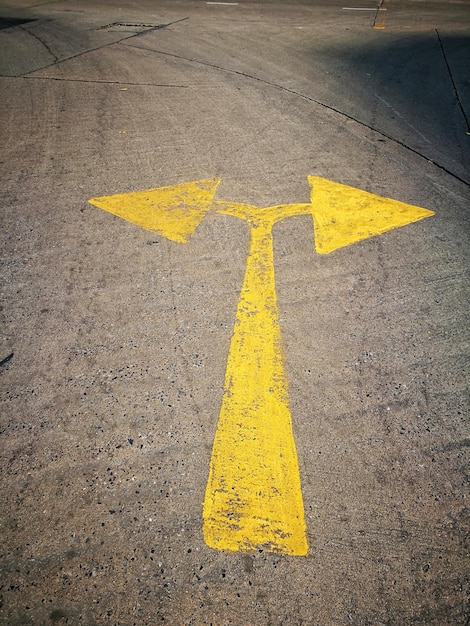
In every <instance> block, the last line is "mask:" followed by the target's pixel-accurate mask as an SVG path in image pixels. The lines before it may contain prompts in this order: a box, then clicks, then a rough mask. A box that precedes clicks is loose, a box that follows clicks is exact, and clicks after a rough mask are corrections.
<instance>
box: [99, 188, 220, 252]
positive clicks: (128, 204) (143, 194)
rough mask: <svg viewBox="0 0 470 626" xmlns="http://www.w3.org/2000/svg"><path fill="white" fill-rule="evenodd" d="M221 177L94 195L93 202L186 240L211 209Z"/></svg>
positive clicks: (182, 240) (130, 220)
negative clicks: (108, 194) (109, 194)
mask: <svg viewBox="0 0 470 626" xmlns="http://www.w3.org/2000/svg"><path fill="white" fill-rule="evenodd" d="M219 182H220V181H219V180H218V179H216V178H214V179H209V180H196V181H193V182H189V183H182V184H181V185H173V186H171V187H160V188H158V189H146V190H144V191H134V192H130V193H119V194H115V195H112V196H100V197H99V198H91V199H90V200H89V202H90V203H91V204H93V205H95V206H97V207H99V208H100V209H104V210H105V211H109V212H110V213H113V215H117V216H118V217H122V218H124V219H125V220H127V221H128V222H132V224H136V225H137V226H141V227H142V228H145V229H147V230H152V231H155V232H157V233H158V234H160V235H163V237H166V238H167V239H170V240H171V241H176V242H178V243H186V242H187V241H189V239H190V237H191V235H192V234H193V233H194V231H195V230H196V228H197V227H198V226H199V224H200V223H201V221H202V220H203V219H204V216H205V215H206V213H207V212H208V211H210V210H211V208H212V206H211V202H212V200H213V198H214V195H215V192H216V189H217V186H218V184H219Z"/></svg>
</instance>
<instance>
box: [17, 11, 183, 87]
mask: <svg viewBox="0 0 470 626" xmlns="http://www.w3.org/2000/svg"><path fill="white" fill-rule="evenodd" d="M188 19H189V17H182V18H181V19H179V20H175V21H174V22H169V23H168V24H158V25H157V26H155V28H148V29H146V30H144V31H142V32H140V33H131V34H130V35H126V36H124V37H122V38H121V39H118V40H117V41H111V42H109V43H106V44H103V45H99V46H96V47H95V48H90V49H88V50H83V51H82V52H77V54H72V55H71V56H69V57H66V58H64V59H60V60H59V59H58V58H57V57H56V55H55V54H54V53H53V52H52V50H50V49H49V48H48V46H47V45H46V44H45V43H44V42H43V41H41V39H39V37H37V36H36V35H34V34H33V33H31V32H30V31H29V30H28V29H27V28H24V27H23V28H22V27H21V26H20V27H19V28H22V30H24V31H25V32H27V33H28V34H29V35H31V36H32V37H34V38H35V39H37V40H38V41H39V42H40V43H41V44H42V45H43V46H44V47H45V48H46V50H48V52H49V53H50V54H51V55H52V56H53V57H54V58H55V60H54V61H53V62H52V63H49V65H44V66H43V67H39V68H38V69H36V70H33V71H32V72H25V73H24V74H20V75H19V76H15V77H14V78H33V76H32V74H35V73H36V72H39V71H41V70H45V69H47V68H49V67H55V66H57V65H60V64H61V63H65V62H66V61H71V60H72V59H77V58H78V57H81V56H84V55H85V54H88V53H90V52H94V51H95V50H102V49H103V48H109V47H111V46H114V45H115V44H118V43H121V42H122V41H126V40H128V39H133V38H134V37H140V35H146V34H147V33H150V32H154V31H156V30H161V29H164V28H167V27H168V26H172V25H173V24H177V23H178V22H184V20H188ZM135 47H136V48H138V47H139V46H135Z"/></svg>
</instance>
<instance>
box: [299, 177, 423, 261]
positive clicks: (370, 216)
mask: <svg viewBox="0 0 470 626" xmlns="http://www.w3.org/2000/svg"><path fill="white" fill-rule="evenodd" d="M308 180H309V183H310V188H311V196H310V197H311V202H312V214H313V219H314V222H315V249H316V251H317V252H319V253H320V254H328V253H330V252H333V250H337V249H338V248H342V247H344V246H349V245H351V244H352V243H355V242H357V241H361V239H368V238H369V237H374V236H375V235H380V234H382V233H384V232H386V231H388V230H393V229H394V228H398V227H400V226H405V225H406V224H410V223H411V222H417V221H418V220H421V219H424V218H425V217H429V216H430V215H434V213H433V212H432V211H428V210H427V209H422V208H421V207H417V206H413V205H411V204H405V203H404V202H400V201H398V200H391V199H390V198H383V197H382V196H377V195H375V194H373V193H369V192H367V191H362V190H361V189H355V188H354V187H349V186H348V185H341V184H340V183H334V182H332V181H331V180H326V179H325V178H319V177H318V176H309V177H308Z"/></svg>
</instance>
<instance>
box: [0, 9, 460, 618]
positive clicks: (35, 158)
mask: <svg viewBox="0 0 470 626" xmlns="http://www.w3.org/2000/svg"><path fill="white" fill-rule="evenodd" d="M369 4H370V5H371V8H374V6H375V5H373V4H372V3H369ZM1 6H2V8H1V11H0V15H1V17H2V21H1V22H0V27H1V28H0V48H1V49H2V50H4V51H5V53H4V54H3V53H2V54H0V59H1V61H0V75H1V77H0V90H1V93H2V96H1V99H0V107H1V111H0V115H1V123H2V143H1V147H0V152H1V157H0V160H1V169H2V188H1V190H0V193H1V211H2V220H3V223H2V225H3V228H2V232H1V237H2V250H3V257H2V263H3V267H2V277H3V284H2V315H3V324H2V325H3V328H4V334H3V337H2V341H1V350H2V352H1V354H0V361H1V367H0V381H1V392H2V396H1V398H2V403H1V448H0V467H1V474H2V490H1V494H2V495H1V507H0V511H1V529H0V531H1V532H0V535H1V539H0V542H1V547H0V555H1V563H0V567H1V574H0V579H1V583H0V586H1V588H0V594H1V606H0V621H1V623H3V624H7V625H8V626H16V625H20V624H21V625H27V624H40V625H47V624H54V623H56V624H69V625H78V624H84V625H86V626H94V625H101V624H115V625H119V626H131V625H133V624H135V625H139V626H140V625H142V624H148V625H153V624H159V623H167V624H172V625H173V624H174V625H178V626H179V625H188V626H189V625H193V626H208V625H210V624H212V625H213V626H226V625H229V624H231V625H234V626H247V625H248V624H252V625H254V626H281V625H283V626H300V625H308V626H330V625H338V626H343V625H348V624H355V625H357V626H359V625H361V626H362V625H374V626H376V625H377V626H378V625H381V624H383V625H385V624H386V625H392V626H402V625H403V624H413V625H421V626H445V625H448V626H455V625H457V624H462V625H464V624H467V623H468V605H467V600H468V577H467V575H468V519H469V514H468V483H467V482H466V480H467V475H468V465H469V464H468V443H469V430H468V391H467V387H468V373H469V372H468V354H469V335H468V295H469V294H468V285H469V281H468V272H467V270H468V203H469V198H470V193H469V180H468V171H469V148H468V144H469V139H470V138H469V137H468V132H469V128H468V115H469V108H468V107H469V101H468V64H466V63H465V61H466V59H468V42H469V28H468V23H469V21H468V5H466V4H465V3H447V2H437V1H436V2H426V3H417V2H412V1H411V0H410V1H409V2H398V1H396V2H392V0H385V2H384V3H382V8H386V9H387V12H386V15H385V16H384V17H383V16H382V14H380V21H379V19H378V18H379V13H378V12H377V11H350V10H344V9H343V6H344V3H341V2H339V1H334V2H331V1H330V2H326V1H325V2H323V3H322V2H316V1H315V2H313V1H312V2H306V1H305V2H300V1H299V2H296V1H289V2H286V1H283V2H277V1H275V0H273V1H272V2H271V1H265V2H261V1H260V2H243V3H242V2H240V3H238V5H236V6H223V5H209V4H207V3H206V2H199V1H191V0H181V1H179V0H177V1H171V2H170V1H169V0H166V1H164V0H162V1H161V2H160V1H159V2H150V0H147V1H144V2H133V1H132V0H128V1H127V2H125V3H121V4H120V6H119V7H118V6H116V5H115V3H113V2H99V3H96V2H88V1H86V2H74V1H72V0H65V1H64V2H54V3H50V4H39V5H35V6H30V3H29V2H28V1H27V0H18V1H17V0H9V1H7V2H5V0H3V1H2V3H1ZM375 8H377V7H375ZM8 20H10V24H11V26H10V27H5V23H6V22H8ZM374 24H375V26H376V27H377V26H380V27H381V28H374ZM157 26H158V27H159V28H152V27H157ZM163 26H164V27H163ZM436 29H437V32H436ZM466 133H467V134H466ZM309 174H312V175H316V176H323V177H325V178H328V179H331V180H335V181H338V182H341V183H344V184H348V185H352V186H354V187H358V188H361V189H364V190H367V191H370V192H373V193H377V194H380V195H383V196H387V197H390V198H396V199H397V200H401V201H403V202H408V203H410V204H415V205H418V206H422V207H426V208H428V209H430V210H433V211H435V212H436V215H435V216H434V217H432V218H430V219H427V220H424V221H422V222H418V223H416V224H411V225H409V226H406V227H404V228H400V229H397V230H395V231H392V232H390V233H387V234H385V235H383V236H381V237H378V238H373V239H369V240H366V241H364V242H359V243H357V244H355V245H352V246H349V247H347V248H344V249H342V250H338V251H336V252H335V253H333V254H331V255H327V256H321V255H318V254H316V253H315V252H314V246H313V240H314V232H313V229H312V221H311V219H310V218H309V217H306V216H302V217H296V218H290V219H286V220H284V221H282V222H279V223H278V224H277V225H276V226H275V227H274V230H273V233H274V258H275V269H276V288H277V296H278V305H279V309H280V317H281V325H282V333H283V343H284V348H285V359H286V365H287V371H288V377H289V384H290V398H291V411H292V415H293V421H294V432H295V437H296V443H297V450H298V455H299V463H300V470H301V479H302V493H303V500H304V505H305V515H306V522H307V527H308V537H309V544H310V551H309V555H308V556H307V557H286V556H282V555H275V554H268V553H266V552H264V551H261V550H259V551H257V552H254V553H248V554H242V553H229V552H218V551H215V550H212V549H210V548H209V547H207V546H206V545H205V544H204V541H203V536H202V501H203V498H204V489H205V485H206V481H207V472H208V466H209V459H210V453H211V446H212V441H213V437H214V432H215V428H216V423H217V418H218V413H219V408H220V403H221V396H222V389H223V381H224V372H225V365H226V360H227V354H228V350H229V344H230V338H231V335H232V328H233V323H234V319H235V311H236V307H237V302H238V297H239V290H240V287H241V282H242V278H243V273H244V269H245V262H246V256H247V252H248V234H249V233H248V228H247V227H246V225H245V224H243V223H242V222H241V221H240V220H236V219H234V218H232V217H230V216H223V215H213V216H210V217H208V218H207V219H206V220H204V221H203V222H202V223H201V225H200V226H199V228H198V230H197V231H196V234H195V236H194V238H193V239H192V240H191V242H190V243H189V244H186V245H181V244H177V243H172V242H169V241H167V240H165V239H163V238H162V237H160V236H158V235H154V234H152V233H149V232H146V231H144V230H142V229H140V228H138V227H136V226H133V225H132V224H128V223H126V222H124V221H123V220H120V219H119V218H117V217H114V216H111V215H110V214H108V213H105V212H104V211H101V210H100V209H98V208H96V207H94V206H91V205H90V204H88V202H87V200H88V199H89V198H91V197H94V196H102V195H107V194H113V193H120V192H126V191H138V190H141V189H145V188H149V187H159V186H164V185H173V184H177V183H182V182H185V181H191V180H200V179H207V178H220V179H221V184H220V187H219V189H218V195H219V197H220V198H226V199H233V200H234V201H237V202H247V203H251V204H257V205H260V206H268V205H270V204H279V203H289V202H306V201H308V198H309V188H308V183H307V175H309ZM466 620H467V621H466Z"/></svg>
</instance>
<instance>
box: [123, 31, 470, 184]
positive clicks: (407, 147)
mask: <svg viewBox="0 0 470 626" xmlns="http://www.w3.org/2000/svg"><path fill="white" fill-rule="evenodd" d="M117 43H121V42H117ZM123 45H124V44H123ZM125 45H128V46H129V47H130V48H138V49H140V50H147V51H150V52H155V53H156V54H161V55H163V56H168V57H173V58H175V59H181V60H183V61H189V62H190V63H198V64H199V65H204V66H206V67H212V68H214V69H217V70H220V71H222V72H228V73H230V74H236V75H238V76H243V77H245V78H250V79H251V80H256V81H258V82H260V83H263V84H264V85H269V86H270V87H273V88H275V89H279V90H281V91H284V92H286V93H290V94H292V95H294V96H297V97H299V98H302V99H304V100H307V102H313V103H314V104H317V105H318V106H321V107H324V108H325V109H328V110H329V111H332V112H334V113H336V114H338V115H341V116H342V117H345V118H346V119H349V120H351V121H353V122H356V124H359V125H360V126H363V127H364V128H367V129H368V130H370V131H372V132H374V133H377V134H378V135H380V136H381V137H385V138H386V139H389V140H390V141H393V143H395V144H397V145H399V146H401V147H402V148H405V149H406V150H409V151H410V152H412V153H413V154H415V155H416V156H418V157H420V158H421V159H425V160H426V161H427V162H428V163H431V164H432V165H434V166H435V167H437V168H438V169H440V170H442V171H443V172H445V173H446V174H449V176H452V177H453V178H455V179H456V180H458V181H459V182H461V183H462V184H464V185H466V186H467V187H470V181H468V180H465V179H464V178H462V177H460V176H459V175H458V174H455V173H454V172H452V171H451V170H449V169H448V168H447V167H445V165H441V164H440V163H438V162H437V161H435V160H434V159H431V158H429V157H428V156H426V155H425V154H423V153H422V152H419V150H416V149H415V148H412V147H411V146H407V145H406V143H403V142H402V141H400V140H399V139H396V138H395V137H392V136H391V135H388V134H387V133H384V132H383V131H381V130H378V129H377V128H374V127H373V126H370V125H369V124H367V123H366V122H362V121H361V120H358V119H357V118H355V117H353V116H352V115H349V114H348V113H345V112H344V111H340V110H339V109H337V108H336V107H334V106H332V105H330V104H326V103H325V102H321V100H316V99H315V98H312V97H310V96H306V95H305V94H302V93H300V92H298V91H295V90H294V89H290V88H289V87H284V86H283V85H278V84H277V83H272V82H270V81H268V80H265V79H264V78H259V77H258V76H253V75H251V74H247V73H246V72H242V71H240V70H233V69H230V68H226V67H222V66H220V65H216V64H214V63H209V62H207V61H200V60H198V59H193V58H190V57H184V56H181V55H178V54H172V53H170V52H163V51H161V50H154V49H152V48H147V47H144V46H133V45H132V44H125Z"/></svg>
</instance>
